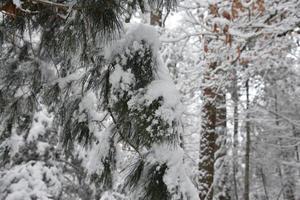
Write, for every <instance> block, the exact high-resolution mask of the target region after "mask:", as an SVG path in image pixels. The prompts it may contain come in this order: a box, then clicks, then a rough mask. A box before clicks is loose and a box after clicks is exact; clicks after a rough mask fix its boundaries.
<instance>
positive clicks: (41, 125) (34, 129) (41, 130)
mask: <svg viewBox="0 0 300 200" xmlns="http://www.w3.org/2000/svg"><path fill="white" fill-rule="evenodd" d="M52 120H53V116H52V115H51V114H49V113H48V111H47V110H46V108H45V107H42V109H41V110H40V111H39V112H36V113H35V114H34V116H33V123H32V126H31V128H30V130H29V134H28V136H27V141H28V142H32V141H36V140H37V139H38V137H39V136H42V135H44V134H45V133H46V130H47V128H49V127H51V126H52Z"/></svg>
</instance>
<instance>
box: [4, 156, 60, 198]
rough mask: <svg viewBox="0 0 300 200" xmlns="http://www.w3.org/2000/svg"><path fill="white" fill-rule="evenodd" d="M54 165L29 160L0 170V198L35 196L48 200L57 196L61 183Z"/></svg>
mask: <svg viewBox="0 0 300 200" xmlns="http://www.w3.org/2000/svg"><path fill="white" fill-rule="evenodd" d="M59 173H61V172H60V171H58V169H57V168H55V167H48V166H47V165H46V164H45V163H44V162H41V161H38V162H35V161H31V162H28V163H26V164H21V165H18V166H15V167H13V168H11V169H9V170H8V171H7V172H3V171H0V199H5V200H27V199H28V200H31V199H32V197H34V196H35V197H37V199H41V200H50V199H53V197H57V196H58V195H59V192H60V188H61V184H60V181H59V179H58V174H59Z"/></svg>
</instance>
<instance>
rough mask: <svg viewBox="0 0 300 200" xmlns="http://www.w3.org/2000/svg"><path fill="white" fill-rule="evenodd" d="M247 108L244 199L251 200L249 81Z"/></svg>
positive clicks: (247, 83) (247, 86) (247, 85)
mask: <svg viewBox="0 0 300 200" xmlns="http://www.w3.org/2000/svg"><path fill="white" fill-rule="evenodd" d="M246 98H247V99H246V104H247V105H246V106H247V112H248V113H247V116H246V152H245V180H244V181H245V182H244V199H245V200H249V195H250V142H251V141H250V119H249V118H250V116H249V108H250V102H249V101H250V100H249V80H247V81H246Z"/></svg>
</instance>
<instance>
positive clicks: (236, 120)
mask: <svg viewBox="0 0 300 200" xmlns="http://www.w3.org/2000/svg"><path fill="white" fill-rule="evenodd" d="M233 75H234V80H233V91H232V100H233V102H234V108H233V163H232V169H233V173H232V175H233V187H234V198H235V200H238V199H239V196H238V187H237V177H236V176H237V169H238V168H237V166H238V162H237V156H238V154H237V148H238V138H237V137H238V130H239V108H238V103H239V94H238V85H237V81H238V80H237V73H236V70H234V71H233Z"/></svg>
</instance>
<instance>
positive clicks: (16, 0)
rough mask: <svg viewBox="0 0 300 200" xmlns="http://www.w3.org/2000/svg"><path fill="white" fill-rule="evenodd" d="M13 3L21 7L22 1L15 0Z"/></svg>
mask: <svg viewBox="0 0 300 200" xmlns="http://www.w3.org/2000/svg"><path fill="white" fill-rule="evenodd" d="M13 3H14V4H15V5H16V7H17V8H20V7H21V2H20V0H13Z"/></svg>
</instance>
